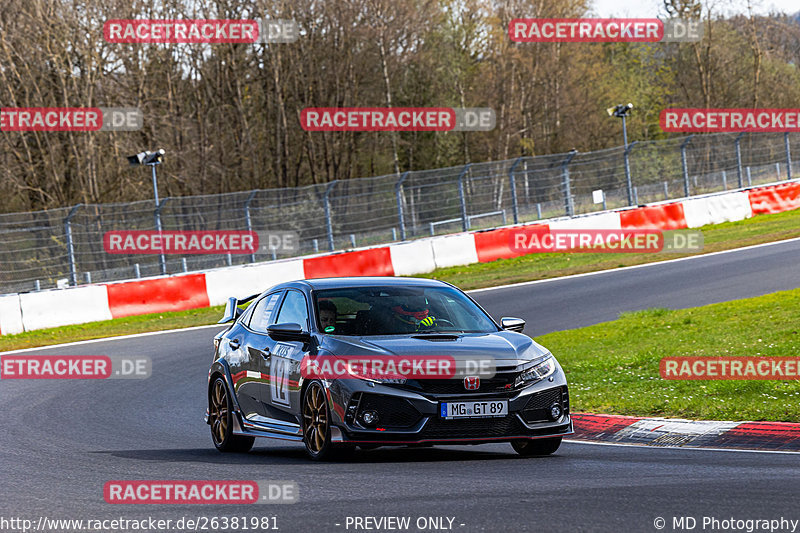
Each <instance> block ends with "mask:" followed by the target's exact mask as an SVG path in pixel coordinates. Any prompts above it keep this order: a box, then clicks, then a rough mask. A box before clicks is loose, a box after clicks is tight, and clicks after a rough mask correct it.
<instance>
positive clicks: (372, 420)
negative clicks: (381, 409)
mask: <svg viewBox="0 0 800 533" xmlns="http://www.w3.org/2000/svg"><path fill="white" fill-rule="evenodd" d="M361 421H362V422H364V425H365V426H374V425H375V424H377V423H378V413H377V412H376V411H364V412H363V413H361Z"/></svg>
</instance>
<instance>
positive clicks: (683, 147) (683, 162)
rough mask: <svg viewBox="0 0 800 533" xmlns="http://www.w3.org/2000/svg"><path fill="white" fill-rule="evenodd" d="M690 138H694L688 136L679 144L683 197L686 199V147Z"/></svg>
mask: <svg viewBox="0 0 800 533" xmlns="http://www.w3.org/2000/svg"><path fill="white" fill-rule="evenodd" d="M692 137H694V135H689V136H688V137H686V140H684V141H683V142H682V143H681V165H683V195H684V196H686V197H687V198H688V196H689V168H688V165H687V163H686V146H687V145H688V144H689V142H690V141H691V140H692Z"/></svg>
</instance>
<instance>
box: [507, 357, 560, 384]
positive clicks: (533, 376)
mask: <svg viewBox="0 0 800 533" xmlns="http://www.w3.org/2000/svg"><path fill="white" fill-rule="evenodd" d="M555 371H556V359H555V357H553V354H550V353H549V354H547V355H546V356H545V357H543V358H542V359H539V360H538V361H534V362H533V363H531V365H530V366H529V367H528V368H526V369H524V370H523V371H522V373H521V374H520V375H519V376H517V379H516V381H515V382H514V387H519V386H520V385H523V384H525V383H531V382H534V381H539V380H540V379H544V378H546V377H547V376H549V375H550V374H552V373H553V372H555Z"/></svg>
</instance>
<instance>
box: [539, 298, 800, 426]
mask: <svg viewBox="0 0 800 533" xmlns="http://www.w3.org/2000/svg"><path fill="white" fill-rule="evenodd" d="M536 340H537V341H538V342H540V343H542V344H543V345H544V346H546V347H547V348H549V349H550V350H551V351H552V352H553V354H555V356H556V357H557V358H558V360H559V362H560V363H561V365H562V367H563V368H564V371H565V372H566V373H567V378H568V380H569V384H570V398H571V403H572V409H573V410H575V411H578V412H594V413H615V414H623V415H652V416H670V417H682V418H697V419H707V420H778V421H791V422H800V381H757V380H752V381H721V380H719V381H712V380H702V381H675V380H664V379H662V378H661V377H660V375H659V361H660V360H661V359H662V358H663V357H668V356H670V357H671V356H733V355H738V356H798V355H800V289H796V290H791V291H784V292H777V293H773V294H768V295H765V296H759V297H756V298H749V299H745V300H735V301H731V302H724V303H719V304H713V305H708V306H704V307H696V308H692V309H684V310H677V311H672V310H667V309H651V310H647V311H640V312H635V313H624V314H622V315H621V316H620V318H619V319H618V320H615V321H612V322H606V323H603V324H597V325H594V326H589V327H585V328H580V329H575V330H569V331H559V332H556V333H550V334H547V335H543V336H541V337H539V338H537V339H536Z"/></svg>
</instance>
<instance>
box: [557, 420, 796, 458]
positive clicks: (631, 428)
mask: <svg viewBox="0 0 800 533" xmlns="http://www.w3.org/2000/svg"><path fill="white" fill-rule="evenodd" d="M572 421H573V424H574V426H575V434H574V435H572V436H570V439H574V440H583V441H591V442H606V443H615V444H638V445H642V446H662V447H681V448H716V449H723V448H730V449H739V450H760V451H783V452H800V424H797V423H792V422H719V421H713V420H683V419H676V418H641V417H635V416H621V415H602V414H589V413H575V414H573V415H572Z"/></svg>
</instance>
